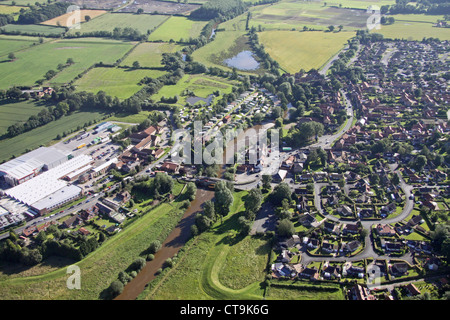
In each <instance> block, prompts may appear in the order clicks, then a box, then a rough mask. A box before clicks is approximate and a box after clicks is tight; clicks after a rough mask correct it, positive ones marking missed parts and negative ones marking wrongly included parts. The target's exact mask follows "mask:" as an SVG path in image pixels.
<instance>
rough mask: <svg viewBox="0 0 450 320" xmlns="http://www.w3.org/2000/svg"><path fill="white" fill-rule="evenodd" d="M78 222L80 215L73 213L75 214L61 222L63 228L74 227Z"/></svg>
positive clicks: (79, 221)
mask: <svg viewBox="0 0 450 320" xmlns="http://www.w3.org/2000/svg"><path fill="white" fill-rule="evenodd" d="M80 223H81V218H80V216H79V215H75V216H72V217H69V218H68V219H66V220H65V221H64V222H63V226H64V227H65V228H73V227H76V226H77V225H79V224H80Z"/></svg>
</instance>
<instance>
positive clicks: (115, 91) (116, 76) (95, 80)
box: [74, 68, 165, 100]
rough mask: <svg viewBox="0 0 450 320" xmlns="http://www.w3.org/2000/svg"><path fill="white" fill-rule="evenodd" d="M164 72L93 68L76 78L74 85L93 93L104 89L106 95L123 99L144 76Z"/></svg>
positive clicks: (134, 89)
mask: <svg viewBox="0 0 450 320" xmlns="http://www.w3.org/2000/svg"><path fill="white" fill-rule="evenodd" d="M164 73H165V72H164V71H160V70H147V69H125V68H93V69H91V70H89V71H88V72H87V73H86V74H85V75H83V77H82V78H80V79H78V80H76V81H75V82H74V85H75V86H76V88H77V91H87V92H92V93H95V94H96V93H97V92H98V91H104V92H105V93H106V94H107V95H110V96H112V97H117V98H119V99H121V100H124V99H127V98H129V97H131V96H132V95H133V94H135V93H136V92H138V91H139V90H140V89H141V86H140V85H138V82H139V81H140V80H142V79H143V78H144V77H151V78H158V77H160V76H162V75H163V74H164Z"/></svg>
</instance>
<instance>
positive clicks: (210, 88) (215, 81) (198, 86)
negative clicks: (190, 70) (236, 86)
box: [152, 74, 233, 107]
mask: <svg viewBox="0 0 450 320" xmlns="http://www.w3.org/2000/svg"><path fill="white" fill-rule="evenodd" d="M232 86H233V83H232V82H230V81H229V80H225V79H223V78H217V77H211V76H205V75H188V74H187V75H184V76H183V78H181V79H180V81H178V83H177V84H176V85H172V86H164V87H162V88H161V90H159V92H158V93H157V94H155V95H153V96H152V99H153V100H154V101H160V99H161V97H165V98H169V97H174V96H178V102H177V103H176V104H177V105H179V106H181V107H184V106H185V104H186V97H185V96H182V93H183V91H184V90H190V91H192V92H194V94H195V96H197V97H201V98H207V97H208V96H209V95H210V94H212V93H213V92H214V91H216V90H219V91H220V94H221V95H222V94H224V93H230V92H231V90H232ZM219 98H220V97H219Z"/></svg>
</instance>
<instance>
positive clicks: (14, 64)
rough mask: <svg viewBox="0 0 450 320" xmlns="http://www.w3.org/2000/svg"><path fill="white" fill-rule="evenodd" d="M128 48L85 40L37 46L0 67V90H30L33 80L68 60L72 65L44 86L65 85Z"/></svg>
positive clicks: (114, 58)
mask: <svg viewBox="0 0 450 320" xmlns="http://www.w3.org/2000/svg"><path fill="white" fill-rule="evenodd" d="M132 47H133V43H130V42H122V41H114V40H99V39H88V38H86V39H83V40H74V39H72V40H59V41H54V42H48V43H45V44H42V45H37V46H34V47H32V48H29V49H26V50H22V51H20V52H16V53H15V55H16V59H15V60H14V61H11V62H5V63H2V64H1V65H0V72H1V74H2V75H3V76H2V77H1V79H0V88H1V89H5V88H8V87H11V86H13V85H28V86H32V85H34V84H35V82H36V81H37V80H39V79H43V78H44V75H45V73H46V72H47V71H49V70H57V66H58V64H65V63H66V61H67V59H68V58H72V59H73V60H74V64H73V65H71V66H68V67H66V68H65V69H63V70H62V71H61V72H59V73H58V74H57V75H56V76H55V77H54V78H53V79H51V80H50V81H49V82H48V83H49V84H58V83H59V84H63V83H67V82H69V81H71V80H73V79H74V78H75V77H76V76H77V75H78V74H80V73H81V72H83V71H84V70H86V69H87V68H89V67H91V66H92V65H93V64H95V63H99V62H103V63H109V64H111V63H114V62H115V61H116V60H117V59H119V58H120V57H122V56H123V55H124V54H125V53H126V52H127V51H129V50H130V49H131V48H132Z"/></svg>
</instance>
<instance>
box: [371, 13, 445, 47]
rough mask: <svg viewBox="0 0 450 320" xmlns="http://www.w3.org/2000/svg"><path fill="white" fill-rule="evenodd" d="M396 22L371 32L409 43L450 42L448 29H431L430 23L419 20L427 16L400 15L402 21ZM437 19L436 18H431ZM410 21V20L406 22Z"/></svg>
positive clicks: (431, 24)
mask: <svg viewBox="0 0 450 320" xmlns="http://www.w3.org/2000/svg"><path fill="white" fill-rule="evenodd" d="M393 17H394V18H395V19H396V20H395V23H394V24H391V25H382V26H381V27H380V29H379V30H376V29H373V30H372V32H376V33H381V34H382V35H383V36H384V37H385V38H388V39H404V40H410V41H420V40H422V39H423V38H430V37H432V38H439V39H440V40H441V41H444V40H447V41H448V40H450V32H449V30H448V28H437V27H433V23H432V22H423V21H421V19H424V18H425V17H426V18H427V19H429V16H424V15H402V19H405V20H398V21H397V18H396V16H393ZM432 17H434V18H435V19H437V18H438V17H437V16H432ZM406 19H410V20H406Z"/></svg>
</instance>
